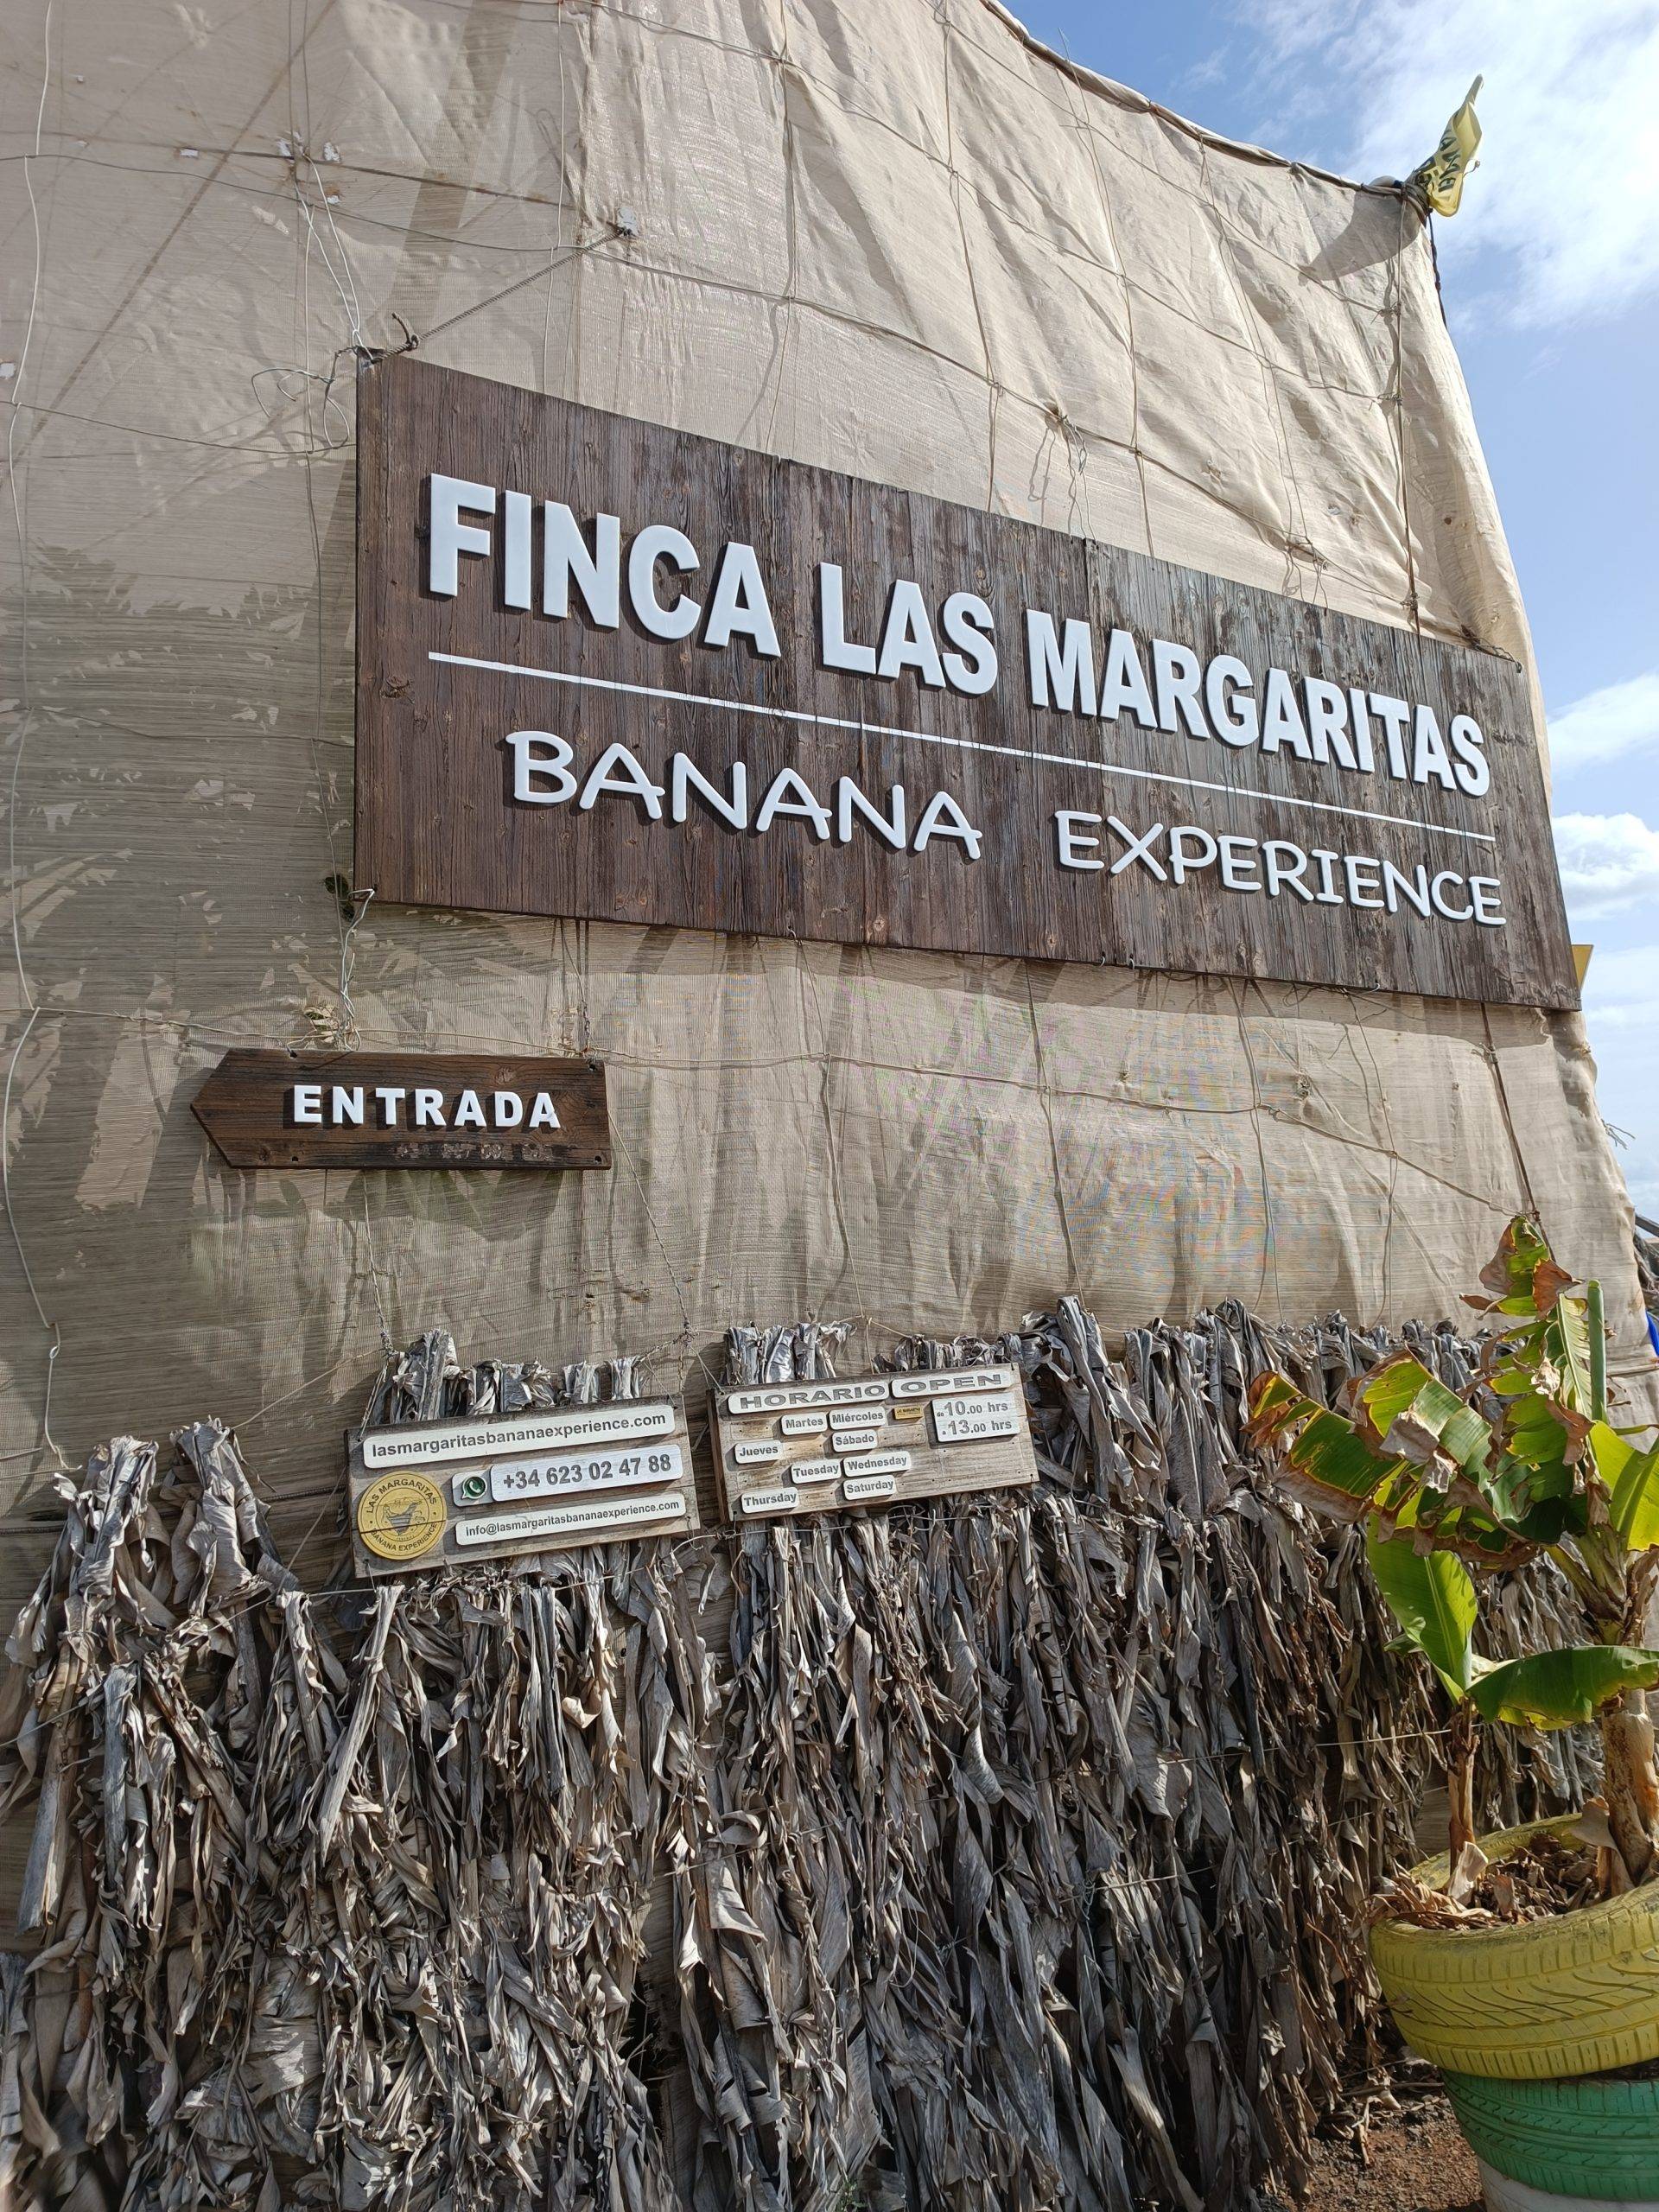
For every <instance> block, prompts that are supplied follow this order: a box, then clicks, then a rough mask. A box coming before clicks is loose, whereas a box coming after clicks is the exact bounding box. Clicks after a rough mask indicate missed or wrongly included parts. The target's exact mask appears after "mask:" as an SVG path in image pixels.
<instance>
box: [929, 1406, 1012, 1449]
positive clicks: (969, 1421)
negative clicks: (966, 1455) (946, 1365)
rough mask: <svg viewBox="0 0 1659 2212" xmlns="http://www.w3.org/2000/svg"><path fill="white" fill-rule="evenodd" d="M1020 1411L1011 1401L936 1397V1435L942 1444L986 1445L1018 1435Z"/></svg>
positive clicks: (934, 1408)
mask: <svg viewBox="0 0 1659 2212" xmlns="http://www.w3.org/2000/svg"><path fill="white" fill-rule="evenodd" d="M1019 1433H1020V1408H1019V1407H1018V1406H1016V1405H1015V1404H1014V1402H1013V1401H1012V1400H1011V1399H1007V1398H979V1397H972V1398H967V1397H964V1398H935V1399H934V1401H933V1436H934V1440H935V1441H936V1442H937V1443H939V1444H984V1443H988V1442H989V1441H990V1440H992V1439H994V1438H1000V1437H1005V1436H1018V1435H1019Z"/></svg>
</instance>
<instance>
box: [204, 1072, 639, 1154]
mask: <svg viewBox="0 0 1659 2212" xmlns="http://www.w3.org/2000/svg"><path fill="white" fill-rule="evenodd" d="M192 1110H193V1112H194V1115H195V1117H196V1119H197V1120H198V1121H199V1122H200V1123H201V1126H202V1127H203V1128H204V1129H206V1130H207V1134H208V1135H209V1136H210V1137H211V1138H212V1139H213V1142H214V1144H215V1145H216V1146H217V1147H218V1148H219V1151H220V1152H221V1153H222V1154H224V1156H225V1158H226V1160H229V1161H230V1163H231V1165H232V1166H233V1167H543V1168H564V1167H608V1166H610V1165H611V1131H610V1118H609V1113H608V1110H607V1104H606V1096H605V1070H604V1068H603V1066H602V1065H601V1063H600V1062H599V1061H598V1060H588V1059H542V1058H524V1057H520V1056H517V1055H515V1056H514V1057H512V1058H499V1057H497V1056H496V1055H494V1054H486V1053H478V1052H443V1053H437V1052H280V1051H274V1050H266V1049H264V1048H255V1047H252V1046H238V1047H237V1048H236V1049H235V1050H234V1051H232V1052H226V1055H225V1057H224V1058H223V1059H222V1060H220V1062H219V1065H218V1066H217V1067H216V1068H214V1069H213V1071H212V1073H211V1074H210V1075H209V1076H208V1077H207V1081H206V1082H205V1083H204V1084H203V1085H202V1087H201V1089H200V1090H199V1091H198V1092H197V1094H196V1096H195V1097H194V1100H193V1101H192ZM458 1117H459V1118H458Z"/></svg>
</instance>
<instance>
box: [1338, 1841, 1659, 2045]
mask: <svg viewBox="0 0 1659 2212" xmlns="http://www.w3.org/2000/svg"><path fill="white" fill-rule="evenodd" d="M1561 1826H1562V1823H1561V1822H1560V1821H1534V1822H1532V1823H1531V1825H1530V1826H1529V1827H1522V1828H1502V1829H1500V1830H1498V1832H1497V1834H1494V1835H1489V1836H1483V1837H1482V1838H1481V1849H1482V1850H1483V1851H1484V1853H1486V1855H1487V1857H1488V1858H1489V1859H1497V1858H1501V1857H1502V1856H1503V1854H1504V1853H1506V1852H1509V1851H1513V1850H1514V1849H1515V1848H1516V1847H1517V1846H1518V1845H1520V1844H1522V1843H1524V1842H1526V1841H1527V1840H1529V1838H1530V1837H1533V1836H1535V1835H1541V1834H1547V1833H1548V1831H1549V1830H1550V1829H1552V1828H1559V1827H1561ZM1414 1872H1415V1874H1416V1878H1417V1879H1418V1880H1419V1881H1420V1882H1422V1883H1424V1884H1425V1885H1427V1886H1428V1887H1430V1888H1434V1887H1438V1886H1439V1885H1440V1884H1441V1883H1442V1882H1444V1881H1445V1879H1446V1860H1445V1859H1444V1858H1440V1859H1430V1860H1428V1862H1427V1864H1426V1865H1424V1866H1419V1867H1417V1868H1416V1869H1415V1870H1414ZM1371 1958H1372V1961H1373V1962H1374V1963H1375V1965H1376V1973H1377V1979H1378V1980H1380V1981H1381V1983H1382V1985H1383V1994H1384V1996H1386V1997H1387V1999H1388V2000H1389V2011H1390V2012H1392V2013H1393V2015H1394V2019H1395V2026H1396V2027H1397V2028H1398V2029H1399V2031H1400V2032H1401V2034H1402V2036H1403V2037H1405V2039H1406V2041H1407V2043H1408V2044H1410V2046H1411V2048H1412V2049H1413V2050H1414V2051H1416V2052H1418V2053H1419V2054H1420V2056H1422V2057H1424V2058H1427V2059H1430V2060H1432V2061H1433V2063H1434V2064H1435V2065H1437V2066H1442V2067H1446V2068H1447V2069H1450V2070H1451V2071H1452V2072H1454V2073H1459V2074H1478V2075H1485V2076H1486V2077H1487V2078H1488V2079H1496V2080H1499V2081H1520V2082H1541V2081H1548V2080H1551V2079H1553V2078H1559V2077H1560V2076H1562V2075H1580V2074H1602V2073H1606V2072H1609V2071H1610V2070H1611V2069H1613V2068H1615V2067H1620V2066H1638V2065H1641V2064H1643V2063H1644V2062H1645V2061H1647V2060H1649V2059H1652V2058H1659V1884H1655V1883H1650V1884H1649V1885H1648V1886H1647V1887H1646V1888H1644V1889H1641V1890H1634V1891H1631V1892H1630V1895H1629V1896H1628V1897H1611V1898H1609V1899H1608V1900H1607V1901H1606V1903H1605V1904H1592V1905H1586V1907H1585V1908H1584V1909H1583V1910H1580V1911H1578V1912H1574V1913H1569V1914H1567V1915H1565V1916H1563V1917H1562V1918H1560V1919H1559V1920H1535V1921H1529V1922H1524V1923H1522V1924H1521V1925H1519V1926H1517V1927H1513V1928H1471V1929H1461V1930H1454V1929H1436V1928H1414V1927H1411V1926H1410V1925H1408V1923H1406V1922H1404V1921H1399V1920H1387V1921H1382V1922H1379V1923H1378V1924H1377V1925H1376V1927H1375V1928H1374V1929H1372V1930H1371Z"/></svg>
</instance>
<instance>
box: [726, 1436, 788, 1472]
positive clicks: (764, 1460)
mask: <svg viewBox="0 0 1659 2212" xmlns="http://www.w3.org/2000/svg"><path fill="white" fill-rule="evenodd" d="M783 1456H784V1447H783V1446H782V1445H781V1444H771V1443H767V1442H766V1441H764V1440H762V1441H760V1442H755V1443H749V1444H734V1445H733V1446H732V1465H734V1467H770V1466H772V1465H774V1464H775V1463H776V1462H777V1461H778V1460H779V1459H782V1458H783Z"/></svg>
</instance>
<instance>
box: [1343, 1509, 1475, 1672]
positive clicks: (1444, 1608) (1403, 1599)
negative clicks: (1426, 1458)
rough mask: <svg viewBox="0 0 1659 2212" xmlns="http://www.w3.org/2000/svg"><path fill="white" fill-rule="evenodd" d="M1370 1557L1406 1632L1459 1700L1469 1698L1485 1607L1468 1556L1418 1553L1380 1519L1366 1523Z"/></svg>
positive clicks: (1406, 1638) (1413, 1645) (1390, 1605)
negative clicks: (1481, 1611) (1478, 1627)
mask: <svg viewBox="0 0 1659 2212" xmlns="http://www.w3.org/2000/svg"><path fill="white" fill-rule="evenodd" d="M1365 1556H1366V1558H1367V1559H1368V1560H1370V1567H1371V1573H1373V1574H1374V1575H1375V1576H1376V1583H1377V1587H1378V1588H1379V1589H1380V1590H1381V1591H1382V1592H1383V1597H1384V1598H1385V1599H1387V1601H1388V1607H1389V1611H1390V1612H1391V1613H1392V1614H1393V1615H1394V1618H1395V1620H1396V1621H1397V1622H1398V1623H1399V1625H1400V1633H1401V1635H1402V1637H1404V1638H1405V1640H1406V1642H1407V1643H1409V1644H1410V1645H1411V1646H1412V1648H1413V1649H1414V1650H1416V1651H1421V1653H1422V1655H1423V1656H1424V1658H1425V1659H1427V1662H1428V1663H1429V1665H1430V1666H1431V1667H1433V1669H1434V1671H1435V1673H1436V1674H1437V1675H1439V1676H1440V1680H1441V1681H1443V1682H1444V1683H1445V1685H1446V1691H1447V1694H1448V1695H1450V1696H1451V1697H1452V1700H1454V1701H1458V1700H1462V1699H1464V1698H1465V1697H1467V1695H1468V1694H1469V1690H1470V1686H1471V1683H1472V1681H1473V1680H1474V1677H1475V1672H1476V1669H1477V1666H1478V1661H1477V1660H1476V1658H1475V1653H1474V1632H1475V1617H1476V1614H1477V1612H1478V1610H1479V1607H1478V1601H1477V1599H1476V1597H1475V1586H1474V1583H1473V1581H1472V1580H1471V1578H1470V1575H1469V1571H1468V1569H1467V1568H1466V1567H1465V1566H1464V1564H1463V1562H1462V1560H1459V1559H1456V1558H1454V1557H1453V1556H1452V1554H1451V1553H1450V1552H1429V1553H1427V1554H1423V1553H1421V1552H1418V1551H1417V1550H1415V1549H1414V1547H1413V1546H1412V1544H1411V1541H1410V1540H1409V1539H1408V1538H1407V1537H1404V1536H1385V1535H1383V1534H1382V1533H1381V1532H1380V1530H1379V1529H1378V1527H1377V1524H1376V1522H1375V1520H1373V1521H1370V1522H1367V1524H1366V1529H1365Z"/></svg>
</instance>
